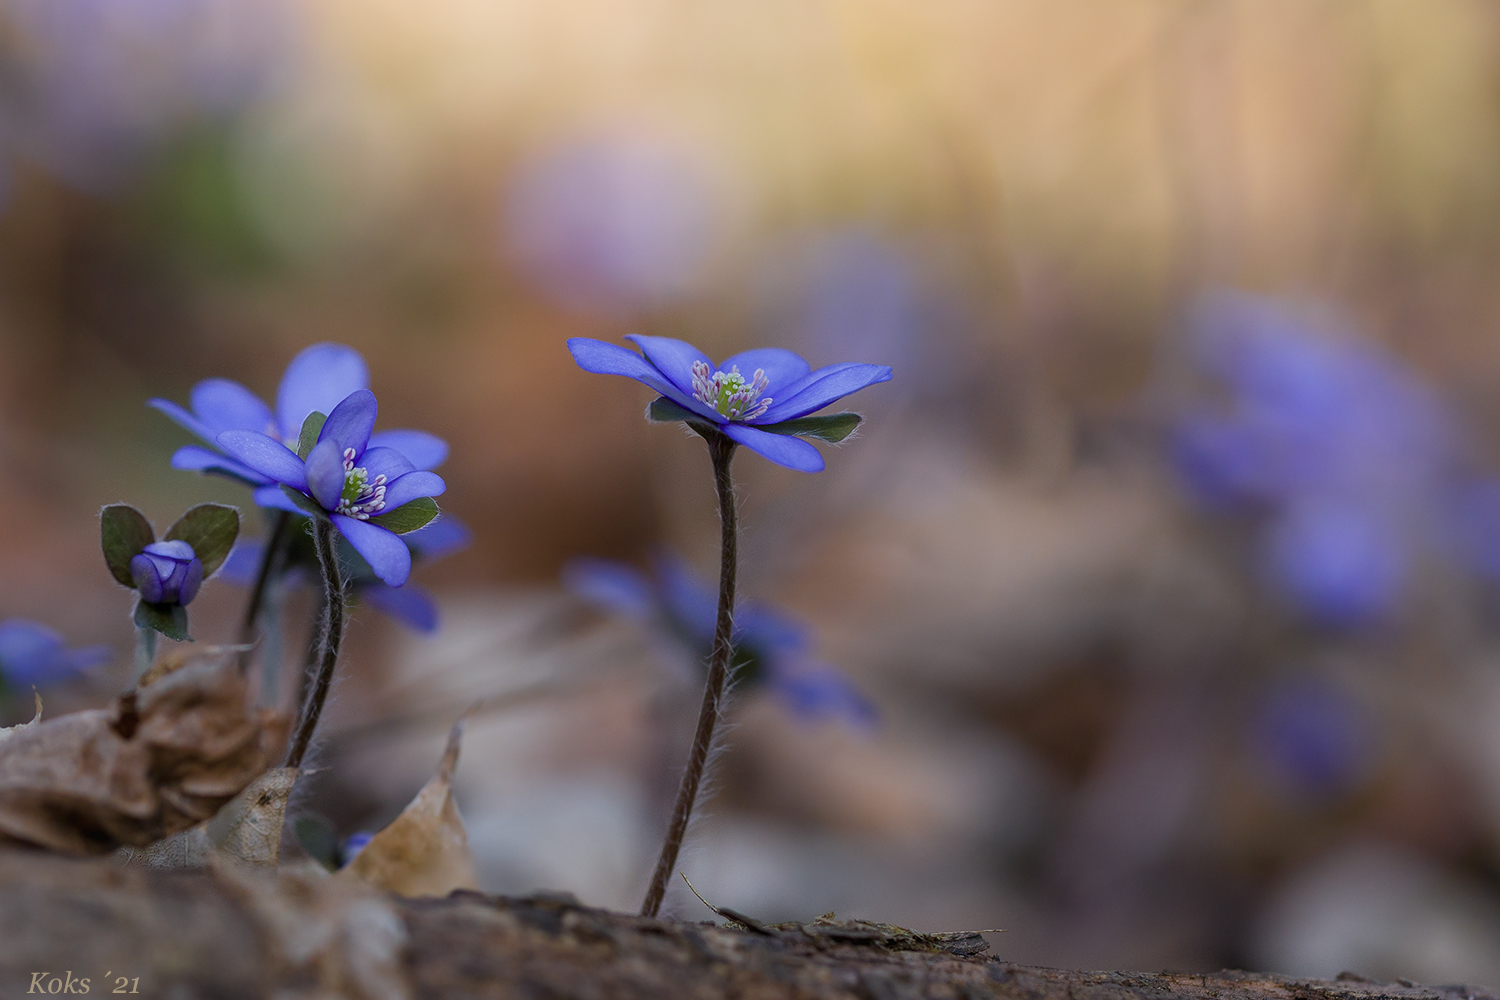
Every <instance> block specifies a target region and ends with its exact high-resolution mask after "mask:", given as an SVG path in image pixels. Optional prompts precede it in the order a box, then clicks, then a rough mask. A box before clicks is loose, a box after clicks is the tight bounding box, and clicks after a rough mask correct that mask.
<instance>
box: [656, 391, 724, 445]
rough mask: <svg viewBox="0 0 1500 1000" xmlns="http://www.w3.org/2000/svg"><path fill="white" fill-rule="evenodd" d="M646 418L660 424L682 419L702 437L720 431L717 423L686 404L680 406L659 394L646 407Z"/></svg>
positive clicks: (707, 436)
mask: <svg viewBox="0 0 1500 1000" xmlns="http://www.w3.org/2000/svg"><path fill="white" fill-rule="evenodd" d="M646 419H647V420H652V421H655V422H656V423H659V424H666V423H676V422H677V421H681V422H683V423H685V424H687V425H688V426H689V427H690V428H692V429H693V431H694V432H696V433H697V434H698V435H700V436H701V437H704V438H709V439H711V438H712V437H713V435H715V434H717V433H718V432H719V427H718V425H717V424H714V423H712V422H711V421H709V420H706V419H704V418H703V417H701V416H699V415H698V414H696V413H694V412H693V411H692V410H689V409H688V408H687V407H685V406H679V405H678V404H677V403H674V402H672V401H671V400H670V399H668V398H667V397H666V396H658V397H656V399H654V400H652V402H651V405H650V406H648V407H646Z"/></svg>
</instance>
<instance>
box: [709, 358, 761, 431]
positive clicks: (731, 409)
mask: <svg viewBox="0 0 1500 1000" xmlns="http://www.w3.org/2000/svg"><path fill="white" fill-rule="evenodd" d="M692 371H693V398H694V399H696V400H698V401H699V402H700V403H706V404H707V405H709V406H711V407H713V408H714V409H715V410H717V411H718V412H719V413H720V414H721V415H723V416H725V417H728V418H729V419H730V420H753V419H755V418H756V417H758V416H760V415H761V414H763V413H765V412H766V410H768V409H769V408H770V406H771V402H772V400H771V397H770V396H762V395H761V394H762V393H764V392H765V391H766V389H767V388H768V387H769V386H770V380H769V379H768V378H766V373H765V371H764V370H763V369H760V368H757V369H756V370H755V374H754V375H752V376H751V377H750V378H749V379H746V378H745V376H743V375H741V374H740V369H739V366H738V365H735V366H734V367H733V368H730V369H729V371H727V372H722V371H717V372H716V371H713V370H712V369H711V368H709V366H708V365H707V364H706V363H704V362H702V361H694V362H693V369H692Z"/></svg>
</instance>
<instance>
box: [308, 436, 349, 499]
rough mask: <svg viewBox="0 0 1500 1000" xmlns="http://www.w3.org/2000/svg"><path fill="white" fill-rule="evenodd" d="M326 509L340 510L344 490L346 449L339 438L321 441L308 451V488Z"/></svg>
mask: <svg viewBox="0 0 1500 1000" xmlns="http://www.w3.org/2000/svg"><path fill="white" fill-rule="evenodd" d="M304 492H307V493H311V494H312V496H313V499H314V500H316V501H318V503H320V504H322V505H323V509H324V510H338V507H339V500H340V499H342V496H343V492H344V451H343V448H342V447H340V445H339V443H338V441H337V440H328V441H319V442H318V443H317V444H315V445H313V450H312V451H310V452H308V453H307V489H306V490H305V491H304Z"/></svg>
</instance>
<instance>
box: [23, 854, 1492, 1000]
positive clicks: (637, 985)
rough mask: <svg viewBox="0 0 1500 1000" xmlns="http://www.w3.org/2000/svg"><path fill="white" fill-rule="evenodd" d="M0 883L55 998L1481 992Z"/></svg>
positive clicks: (1250, 997)
mask: <svg viewBox="0 0 1500 1000" xmlns="http://www.w3.org/2000/svg"><path fill="white" fill-rule="evenodd" d="M0 887H3V891H0V997H12V996H22V995H26V994H27V993H28V987H30V986H32V985H34V984H35V983H36V982H38V981H39V982H40V984H41V987H42V990H46V989H47V984H48V983H49V982H50V980H51V979H53V978H57V979H59V980H62V981H63V985H66V984H67V983H68V982H72V983H73V984H74V988H73V990H72V992H73V993H74V994H76V993H78V992H81V991H80V990H79V988H78V984H79V983H81V982H82V981H83V980H84V979H87V980H89V990H88V992H89V993H90V994H95V995H97V994H106V995H108V994H113V993H114V992H116V991H117V989H118V984H119V983H120V982H121V981H123V982H125V983H126V988H125V990H124V992H125V993H127V994H129V993H131V992H132V989H131V984H136V981H138V984H136V985H134V994H135V995H137V996H143V997H171V998H174V1000H179V998H180V1000H190V998H198V997H202V998H216V1000H233V998H239V997H247V998H248V997H276V998H278V1000H293V998H302V997H305V998H313V997H353V998H368V1000H401V998H426V997H432V998H446V1000H461V998H528V1000H530V998H536V1000H542V998H547V1000H556V998H580V1000H605V998H609V1000H614V998H619V1000H634V998H640V1000H647V998H650V1000H677V998H681V1000H689V998H691V1000H730V998H734V1000H758V998H805V1000H825V998H826V1000H834V998H840V1000H843V998H849V1000H916V998H945V1000H977V998H981V997H985V998H989V997H993V998H1006V1000H1175V998H1191V1000H1385V998H1392V1000H1395V998H1401V1000H1500V996H1497V994H1496V993H1495V992H1494V991H1491V990H1486V989H1483V988H1477V987H1470V986H1465V985H1447V986H1419V985H1416V984H1411V983H1405V982H1401V983H1395V984H1383V983H1375V982H1370V981H1368V980H1365V979H1362V978H1360V977H1358V976H1356V975H1353V974H1350V973H1345V974H1343V975H1341V976H1340V977H1339V978H1338V979H1337V980H1331V981H1318V980H1306V979H1291V978H1286V977H1281V976H1272V975H1259V974H1251V973H1244V972H1218V973H1212V974H1197V973H1173V972H1160V973H1138V972H1073V971H1065V970H1058V969H1044V968H1035V967H1028V966H1022V965H1016V964H1014V963H1011V962H1006V961H1003V960H1002V959H1000V958H997V957H995V956H992V955H989V954H987V953H985V949H986V948H987V944H986V942H985V940H984V939H983V937H981V936H980V935H979V934H977V933H974V932H968V933H965V932H958V933H952V934H919V933H913V932H909V931H903V930H902V929H900V928H894V927H888V926H886V925H882V924H874V923H868V922H863V921H841V922H824V921H815V922H813V923H811V924H777V925H769V926H768V925H764V924H760V923H756V922H755V921H753V920H751V919H750V918H744V920H745V921H746V922H745V923H744V924H730V925H718V926H716V925H713V924H696V923H683V922H678V921H673V920H663V919H654V918H643V917H637V916H631V915H626V914H621V913H613V912H609V911H605V910H598V909H593V908H590V907H587V906H583V905H581V904H579V903H578V902H577V901H575V900H573V899H572V898H571V897H567V896H550V895H541V896H532V897H525V898H505V897H493V896H485V895H481V894H479V893H473V892H464V891H459V892H455V893H454V894H452V895H451V896H448V897H446V898H442V899H397V898H394V897H390V896H386V895H382V894H380V893H377V892H375V891H374V890H370V889H367V888H364V887H361V886H358V885H351V884H350V883H349V882H346V881H345V880H342V879H340V880H334V879H330V878H328V877H326V876H322V875H319V874H317V873H315V872H314V871H313V870H312V869H311V868H306V869H296V868H283V869H280V870H277V871H255V870H249V869H245V868H242V867H236V866H233V865H230V864H226V863H216V864H214V865H212V866H211V867H210V868H209V869H207V870H202V871H193V872H161V871H154V870H151V869H144V868H139V867H133V866H132V867H126V866H124V865H123V864H121V863H120V862H118V861H113V860H71V859H65V858H59V857H55V856H51V855H45V854H41V853H37V852H29V851H22V850H6V851H0ZM724 915H726V916H732V917H736V918H738V916H739V915H737V914H732V913H729V912H727V911H725V913H724ZM38 974H41V977H40V980H38V978H37V977H38ZM65 977H67V978H65ZM120 977H124V978H123V980H121V978H120ZM58 992H64V991H63V990H61V989H59V990H58Z"/></svg>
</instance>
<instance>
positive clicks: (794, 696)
mask: <svg viewBox="0 0 1500 1000" xmlns="http://www.w3.org/2000/svg"><path fill="white" fill-rule="evenodd" d="M769 674H770V676H769V677H768V681H769V686H770V688H771V690H772V691H773V692H774V693H775V694H776V697H777V699H778V700H779V701H780V702H781V703H782V704H783V705H785V706H786V707H787V709H788V710H790V711H791V713H792V714H793V715H796V716H800V717H801V718H803V719H806V720H808V721H810V722H811V721H820V720H823V719H842V720H843V721H844V722H847V723H849V724H850V725H852V726H854V727H856V728H860V729H869V728H873V727H874V725H875V723H876V722H877V721H878V720H879V714H878V713H877V712H876V711H875V706H873V705H871V704H870V702H869V701H868V700H867V699H866V698H865V696H864V695H862V694H860V693H859V691H858V689H856V688H855V687H854V685H853V684H852V683H850V681H849V678H847V677H845V676H844V675H843V673H842V672H840V671H838V670H835V669H834V668H833V667H829V666H826V665H823V664H805V665H801V666H799V667H798V668H796V669H792V670H788V669H786V667H785V666H784V665H773V666H772V667H771V669H770V670H769Z"/></svg>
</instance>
